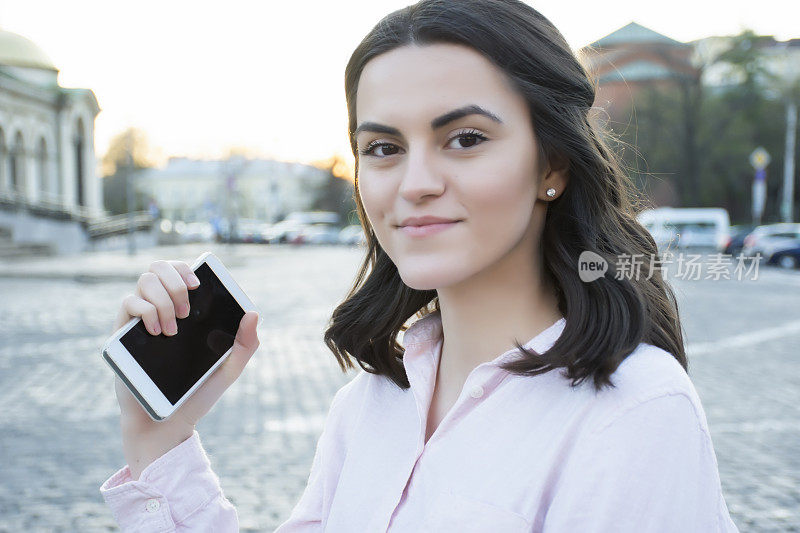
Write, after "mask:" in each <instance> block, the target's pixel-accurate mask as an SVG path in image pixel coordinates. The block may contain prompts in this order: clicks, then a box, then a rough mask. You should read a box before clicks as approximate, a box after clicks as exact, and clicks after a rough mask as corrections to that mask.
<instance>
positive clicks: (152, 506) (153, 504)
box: [147, 499, 161, 513]
mask: <svg viewBox="0 0 800 533" xmlns="http://www.w3.org/2000/svg"><path fill="white" fill-rule="evenodd" d="M160 508H161V502H160V501H158V500H156V499H152V500H147V512H148V513H155V512H156V511H158V510H159V509H160Z"/></svg>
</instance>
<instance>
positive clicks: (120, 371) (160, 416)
mask: <svg viewBox="0 0 800 533" xmlns="http://www.w3.org/2000/svg"><path fill="white" fill-rule="evenodd" d="M203 263H208V266H209V268H211V270H212V271H213V272H214V274H215V275H216V276H217V278H219V280H220V282H222V284H223V286H224V287H225V288H226V289H227V291H228V292H229V293H230V294H231V296H232V297H233V298H234V299H235V300H236V302H237V303H238V304H239V306H240V307H241V308H242V309H243V310H244V311H245V312H248V311H255V312H256V313H258V324H259V325H260V324H261V323H262V322H263V317H262V315H261V312H260V310H259V309H258V307H257V306H256V305H255V304H254V303H253V302H252V300H250V298H249V297H248V296H247V295H246V294H245V292H244V291H243V290H242V288H241V287H240V286H239V284H238V283H236V281H235V280H234V279H233V276H231V274H230V272H229V271H228V269H227V268H226V267H225V265H223V264H222V261H220V260H219V258H218V257H217V256H216V255H214V254H213V253H211V252H204V253H203V254H201V255H200V256H199V257H198V258H197V259H196V260H195V261H194V263H193V264H192V265H191V269H192V271H193V272H194V271H195V270H196V269H197V268H198V267H199V266H200V265H202V264H203ZM140 320H141V317H134V318H132V319H131V320H129V321H128V322H127V323H125V325H123V326H122V327H121V328H119V329H118V330H117V331H116V332H114V333H113V334H112V335H111V336H110V337H109V338H108V339H107V340H106V342H105V343H104V344H103V347H102V355H103V360H105V361H106V363H107V364H108V365H109V366H110V367H111V369H112V370H113V371H114V373H115V374H116V375H117V376H119V378H120V379H121V380H122V382H123V383H124V384H125V386H126V387H128V390H130V391H131V394H133V396H134V397H135V398H136V400H137V401H138V402H139V404H140V405H141V406H142V408H143V409H144V410H145V412H147V414H148V415H149V416H150V418H151V419H152V420H154V421H156V422H159V421H162V420H166V419H167V418H169V416H170V415H171V414H172V413H174V412H175V411H176V410H177V409H178V408H179V407H180V406H181V405H182V404H183V402H185V401H186V400H187V399H188V398H189V397H191V395H192V394H193V393H194V392H195V391H196V390H197V389H198V388H199V387H200V386H201V385H202V384H203V383H204V382H205V381H206V379H208V377H209V376H210V375H211V374H213V373H214V371H215V370H216V369H217V367H219V365H221V364H222V363H223V362H224V361H225V360H226V359H227V358H228V355H230V353H231V351H232V350H233V347H231V348H230V349H228V350H227V351H226V352H225V353H224V354H223V355H222V356H221V357H220V358H219V359H218V360H217V362H216V363H215V364H214V365H213V366H212V367H211V368H209V369H208V371H207V372H206V373H205V374H203V376H202V377H201V378H200V379H199V380H197V382H196V383H195V384H194V385H193V386H192V387H191V388H190V389H189V390H188V391H187V392H186V394H184V395H183V396H182V397H181V398H180V399H179V400H178V402H177V403H175V404H174V405H173V404H172V403H171V402H170V401H169V400H167V398H166V397H165V396H164V394H163V393H162V392H161V390H160V389H159V388H158V387H157V386H156V384H155V383H154V382H153V380H151V379H150V377H149V376H148V375H147V373H146V372H145V371H144V369H142V367H141V366H139V364H138V363H137V362H136V360H135V359H134V358H133V356H132V355H131V354H130V352H128V350H126V349H125V347H124V346H123V345H122V343H121V342H119V340H120V338H121V337H122V336H123V335H125V333H127V332H128V331H129V330H130V329H131V328H132V327H133V326H134V325H136V323H137V322H139V321H140Z"/></svg>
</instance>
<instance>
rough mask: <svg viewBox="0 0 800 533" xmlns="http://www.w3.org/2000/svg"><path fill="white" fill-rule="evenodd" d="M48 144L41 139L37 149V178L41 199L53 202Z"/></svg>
mask: <svg viewBox="0 0 800 533" xmlns="http://www.w3.org/2000/svg"><path fill="white" fill-rule="evenodd" d="M47 170H48V169H47V143H46V142H45V141H44V137H42V138H40V139H39V145H38V146H37V147H36V176H37V178H38V183H39V191H40V193H41V194H40V196H39V197H40V198H42V199H43V200H52V199H53V198H52V194H53V191H51V190H50V179H49V178H50V176H49V175H48V173H47Z"/></svg>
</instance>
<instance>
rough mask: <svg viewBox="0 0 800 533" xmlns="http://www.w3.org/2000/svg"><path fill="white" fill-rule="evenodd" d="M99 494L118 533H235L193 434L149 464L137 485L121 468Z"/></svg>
mask: <svg viewBox="0 0 800 533" xmlns="http://www.w3.org/2000/svg"><path fill="white" fill-rule="evenodd" d="M100 493H101V494H102V496H103V500H105V502H106V504H107V505H108V506H109V507H110V509H111V513H112V515H113V516H114V519H115V520H116V521H117V523H118V524H119V526H120V529H121V530H122V531H123V532H126V531H152V532H180V531H215V532H216V531H220V532H229V531H230V532H236V531H239V521H238V517H237V514H236V508H235V507H233V505H232V504H231V503H230V502H229V501H228V500H227V498H225V496H224V494H223V492H222V488H221V486H220V483H219V478H218V477H217V475H216V474H215V473H214V472H213V471H212V470H211V462H210V461H209V459H208V456H207V455H206V453H205V450H203V447H202V445H201V443H200V436H199V435H198V433H197V431H195V432H194V433H193V434H192V436H191V437H189V438H188V439H186V440H185V441H183V442H182V443H180V444H178V445H177V446H175V447H174V448H173V449H171V450H169V451H168V452H167V453H165V454H164V455H162V456H161V457H159V458H158V459H156V460H155V461H153V462H152V463H151V464H149V465H148V466H147V467H146V468H145V469H144V470H143V471H142V473H141V475H140V476H139V479H138V480H133V479H132V478H131V472H130V468H129V467H128V465H126V466H125V467H124V468H122V469H120V470H119V471H117V472H116V473H115V474H114V475H113V476H111V477H110V478H109V479H108V480H106V482H105V483H103V485H102V486H101V487H100Z"/></svg>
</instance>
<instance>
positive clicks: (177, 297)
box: [150, 261, 189, 318]
mask: <svg viewBox="0 0 800 533" xmlns="http://www.w3.org/2000/svg"><path fill="white" fill-rule="evenodd" d="M150 272H153V273H154V274H156V275H157V276H158V278H159V279H160V280H161V284H162V285H163V286H164V288H165V289H167V293H168V294H169V297H170V298H171V299H172V304H173V306H174V307H175V316H176V317H178V318H186V317H187V316H189V289H188V288H187V287H186V283H184V281H183V278H182V277H181V275H180V274H178V271H177V270H175V267H173V266H172V265H170V264H169V263H167V262H166V261H156V262H155V263H153V264H152V265H150Z"/></svg>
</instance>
